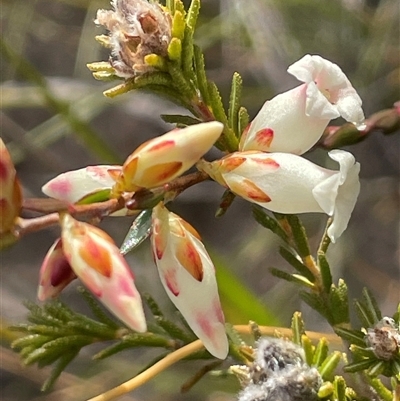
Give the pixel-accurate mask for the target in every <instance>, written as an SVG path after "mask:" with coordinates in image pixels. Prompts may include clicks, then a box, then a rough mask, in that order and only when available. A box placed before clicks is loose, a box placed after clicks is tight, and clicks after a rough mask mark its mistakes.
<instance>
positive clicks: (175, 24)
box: [171, 11, 186, 40]
mask: <svg viewBox="0 0 400 401" xmlns="http://www.w3.org/2000/svg"><path fill="white" fill-rule="evenodd" d="M185 26H186V22H185V17H184V15H183V13H181V12H180V11H177V12H176V13H175V14H174V18H173V19H172V29H171V35H172V37H173V38H178V39H180V40H182V39H183V37H184V35H185Z"/></svg>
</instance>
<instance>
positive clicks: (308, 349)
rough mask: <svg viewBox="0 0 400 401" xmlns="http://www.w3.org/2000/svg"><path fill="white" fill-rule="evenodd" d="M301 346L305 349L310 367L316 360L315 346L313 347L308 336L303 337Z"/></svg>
mask: <svg viewBox="0 0 400 401" xmlns="http://www.w3.org/2000/svg"><path fill="white" fill-rule="evenodd" d="M301 346H302V347H303V349H304V354H305V356H306V362H307V364H308V365H309V366H311V365H312V363H313V359H314V346H313V345H312V342H311V340H310V337H308V336H307V335H306V334H303V335H302V336H301Z"/></svg>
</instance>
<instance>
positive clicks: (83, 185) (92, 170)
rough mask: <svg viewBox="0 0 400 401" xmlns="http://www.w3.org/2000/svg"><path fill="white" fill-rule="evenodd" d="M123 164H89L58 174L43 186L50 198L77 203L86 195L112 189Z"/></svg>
mask: <svg viewBox="0 0 400 401" xmlns="http://www.w3.org/2000/svg"><path fill="white" fill-rule="evenodd" d="M121 168H122V167H121V166H107V165H100V166H87V167H85V168H81V169H79V170H72V171H67V172H65V173H63V174H60V175H58V176H57V177H55V178H53V179H52V180H50V181H49V182H47V183H46V184H45V185H43V187H42V192H43V193H44V194H45V195H47V196H49V197H50V198H54V199H58V200H62V201H65V202H69V203H76V202H79V201H80V200H82V199H84V198H85V197H87V196H89V195H92V194H94V193H96V192H99V191H103V190H111V188H112V186H113V185H114V184H115V180H114V179H113V177H114V176H118V174H119V173H120V171H121Z"/></svg>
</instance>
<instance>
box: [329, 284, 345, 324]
mask: <svg viewBox="0 0 400 401" xmlns="http://www.w3.org/2000/svg"><path fill="white" fill-rule="evenodd" d="M328 302H329V308H330V310H331V312H332V315H333V321H334V325H340V324H343V323H348V322H349V321H350V316H349V300H348V291H347V285H346V283H345V282H344V280H342V279H339V281H338V285H337V287H336V286H334V285H332V287H331V291H330V293H329V296H328Z"/></svg>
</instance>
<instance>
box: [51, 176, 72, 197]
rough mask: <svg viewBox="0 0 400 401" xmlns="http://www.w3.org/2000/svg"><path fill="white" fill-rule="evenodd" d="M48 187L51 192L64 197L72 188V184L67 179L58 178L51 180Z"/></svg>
mask: <svg viewBox="0 0 400 401" xmlns="http://www.w3.org/2000/svg"><path fill="white" fill-rule="evenodd" d="M48 189H49V191H50V192H51V193H53V194H55V195H57V196H59V197H61V198H64V197H67V196H68V195H69V194H70V192H71V190H72V185H71V183H70V181H68V180H67V179H62V178H61V179H58V180H56V181H54V182H51V183H50V184H49V186H48Z"/></svg>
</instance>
